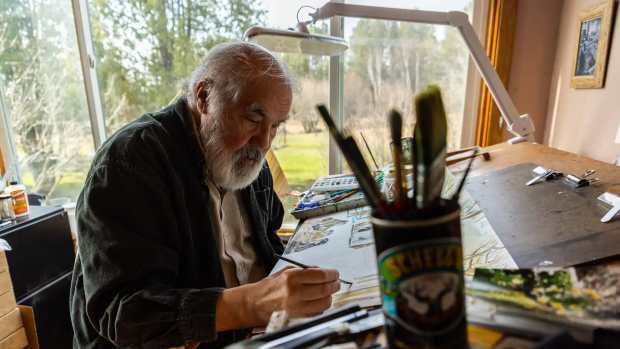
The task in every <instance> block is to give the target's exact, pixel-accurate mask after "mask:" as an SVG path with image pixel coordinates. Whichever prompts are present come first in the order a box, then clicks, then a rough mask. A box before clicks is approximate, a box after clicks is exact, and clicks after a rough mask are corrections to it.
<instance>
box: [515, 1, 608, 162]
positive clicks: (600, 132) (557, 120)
mask: <svg viewBox="0 0 620 349" xmlns="http://www.w3.org/2000/svg"><path fill="white" fill-rule="evenodd" d="M600 3H601V0H566V1H565V2H564V6H563V7H562V11H561V21H560V27H559V35H558V44H557V49H556V54H555V60H554V69H553V74H552V79H551V87H550V89H549V103H548V107H547V120H546V132H545V138H544V141H545V143H546V144H548V145H550V146H552V147H555V148H559V149H562V150H567V151H570V152H573V153H577V154H582V155H586V156H589V157H591V158H594V159H597V160H601V161H606V162H613V161H614V160H615V159H616V156H617V155H620V144H615V143H614V139H615V137H616V133H617V131H618V127H619V126H620V25H618V23H617V22H618V18H617V17H618V9H616V11H615V12H616V19H615V22H616V25H615V28H613V32H612V34H611V42H610V55H609V58H608V65H607V77H606V81H605V87H604V88H603V89H579V90H576V89H573V88H571V87H570V78H571V72H572V68H573V59H574V55H575V52H574V50H575V43H576V40H577V25H578V16H579V13H580V12H581V11H582V10H585V9H587V8H589V7H592V6H594V5H597V4H600ZM532 39H534V37H533V38H532ZM520 110H521V109H520Z"/></svg>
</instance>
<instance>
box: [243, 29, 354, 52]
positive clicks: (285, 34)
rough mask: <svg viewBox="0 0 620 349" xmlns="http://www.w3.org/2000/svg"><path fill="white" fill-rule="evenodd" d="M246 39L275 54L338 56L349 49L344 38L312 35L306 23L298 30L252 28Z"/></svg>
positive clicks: (247, 32)
mask: <svg viewBox="0 0 620 349" xmlns="http://www.w3.org/2000/svg"><path fill="white" fill-rule="evenodd" d="M244 37H245V39H246V40H248V41H251V42H255V43H257V44H259V45H261V46H263V47H264V48H266V49H268V50H271V51H274V52H288V53H302V54H308V55H315V56H338V55H341V54H343V53H344V51H346V50H347V49H348V48H349V46H348V45H347V42H346V41H345V40H344V39H342V38H339V37H335V36H328V35H320V34H310V33H309V32H308V29H307V27H306V25H305V23H299V24H298V25H297V30H281V29H271V28H264V27H252V28H250V29H248V30H247V31H246V32H245V34H244Z"/></svg>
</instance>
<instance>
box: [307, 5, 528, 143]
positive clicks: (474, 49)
mask: <svg viewBox="0 0 620 349" xmlns="http://www.w3.org/2000/svg"><path fill="white" fill-rule="evenodd" d="M310 16H311V17H312V22H316V21H318V20H321V19H327V18H331V17H334V16H342V17H357V18H371V19H384V20H393V21H402V22H414V23H425V24H439V25H449V26H452V27H455V28H456V29H458V31H459V33H460V34H461V36H462V37H463V40H464V41H465V44H466V45H467V48H468V49H469V52H470V53H471V56H472V58H473V60H474V62H475V63H476V67H478V70H479V71H480V74H481V75H482V78H483V79H484V81H485V82H486V84H487V86H488V87H489V91H490V92H491V95H492V96H493V100H495V103H496V104H497V107H498V108H499V111H500V114H501V115H502V117H503V118H504V121H505V122H506V126H507V127H506V128H507V130H508V131H509V132H510V133H512V134H513V135H515V137H514V138H512V139H511V140H509V142H510V143H519V142H524V141H533V137H534V130H535V128H534V124H533V123H532V120H531V119H530V117H529V115H528V114H523V115H519V113H518V112H517V108H516V107H515V105H514V103H513V102H512V99H511V98H510V95H509V94H508V91H506V88H505V87H504V84H503V83H502V81H501V80H500V78H499V76H498V75H497V72H496V71H495V69H494V68H493V65H492V64H491V62H490V61H489V58H488V57H487V55H486V53H485V52H484V48H483V47H482V44H481V43H480V40H479V39H478V36H477V35H476V32H475V31H474V28H473V27H472V26H471V24H470V23H469V20H468V18H467V14H465V13H464V12H459V11H451V12H436V11H420V10H406V9H396V8H389V7H377V6H363V5H352V4H343V3H332V2H329V3H327V4H325V5H324V6H323V7H321V8H319V9H318V10H317V11H316V12H315V13H313V14H310Z"/></svg>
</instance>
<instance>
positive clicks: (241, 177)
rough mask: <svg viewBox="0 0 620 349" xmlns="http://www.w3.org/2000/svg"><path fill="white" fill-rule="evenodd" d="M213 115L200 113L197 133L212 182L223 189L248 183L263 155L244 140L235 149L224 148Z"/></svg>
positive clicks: (262, 161)
mask: <svg viewBox="0 0 620 349" xmlns="http://www.w3.org/2000/svg"><path fill="white" fill-rule="evenodd" d="M215 115H220V114H212V115H210V116H205V115H202V116H201V118H202V122H201V126H200V137H201V138H202V144H203V146H204V148H205V149H204V150H205V157H206V166H207V170H208V171H209V176H211V179H212V180H213V182H215V184H217V185H218V186H220V187H222V188H224V189H226V190H237V189H242V188H245V187H247V186H248V185H250V184H251V183H252V182H253V181H254V180H255V179H256V177H258V174H259V172H260V170H261V168H262V167H263V163H264V162H265V155H264V154H263V152H262V151H261V150H260V148H258V147H257V146H253V145H250V144H247V145H246V146H244V147H243V148H241V149H240V150H238V151H234V152H233V151H230V150H229V149H226V147H225V146H224V142H223V137H222V130H221V127H220V123H219V120H217V117H216V116H215Z"/></svg>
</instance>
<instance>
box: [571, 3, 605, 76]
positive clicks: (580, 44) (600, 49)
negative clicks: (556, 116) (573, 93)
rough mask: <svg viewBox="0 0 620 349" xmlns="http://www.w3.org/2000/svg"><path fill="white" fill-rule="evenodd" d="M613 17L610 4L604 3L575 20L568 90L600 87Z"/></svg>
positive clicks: (584, 12)
mask: <svg viewBox="0 0 620 349" xmlns="http://www.w3.org/2000/svg"><path fill="white" fill-rule="evenodd" d="M613 14H614V0H605V2H603V3H602V4H600V5H598V6H596V7H594V8H591V9H588V10H586V11H583V12H582V13H581V15H580V16H579V22H578V25H577V44H576V45H575V60H574V64H573V74H572V78H571V87H574V88H602V87H603V86H604V83H605V70H606V67H607V56H608V50H609V42H610V34H611V25H612V21H613Z"/></svg>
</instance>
